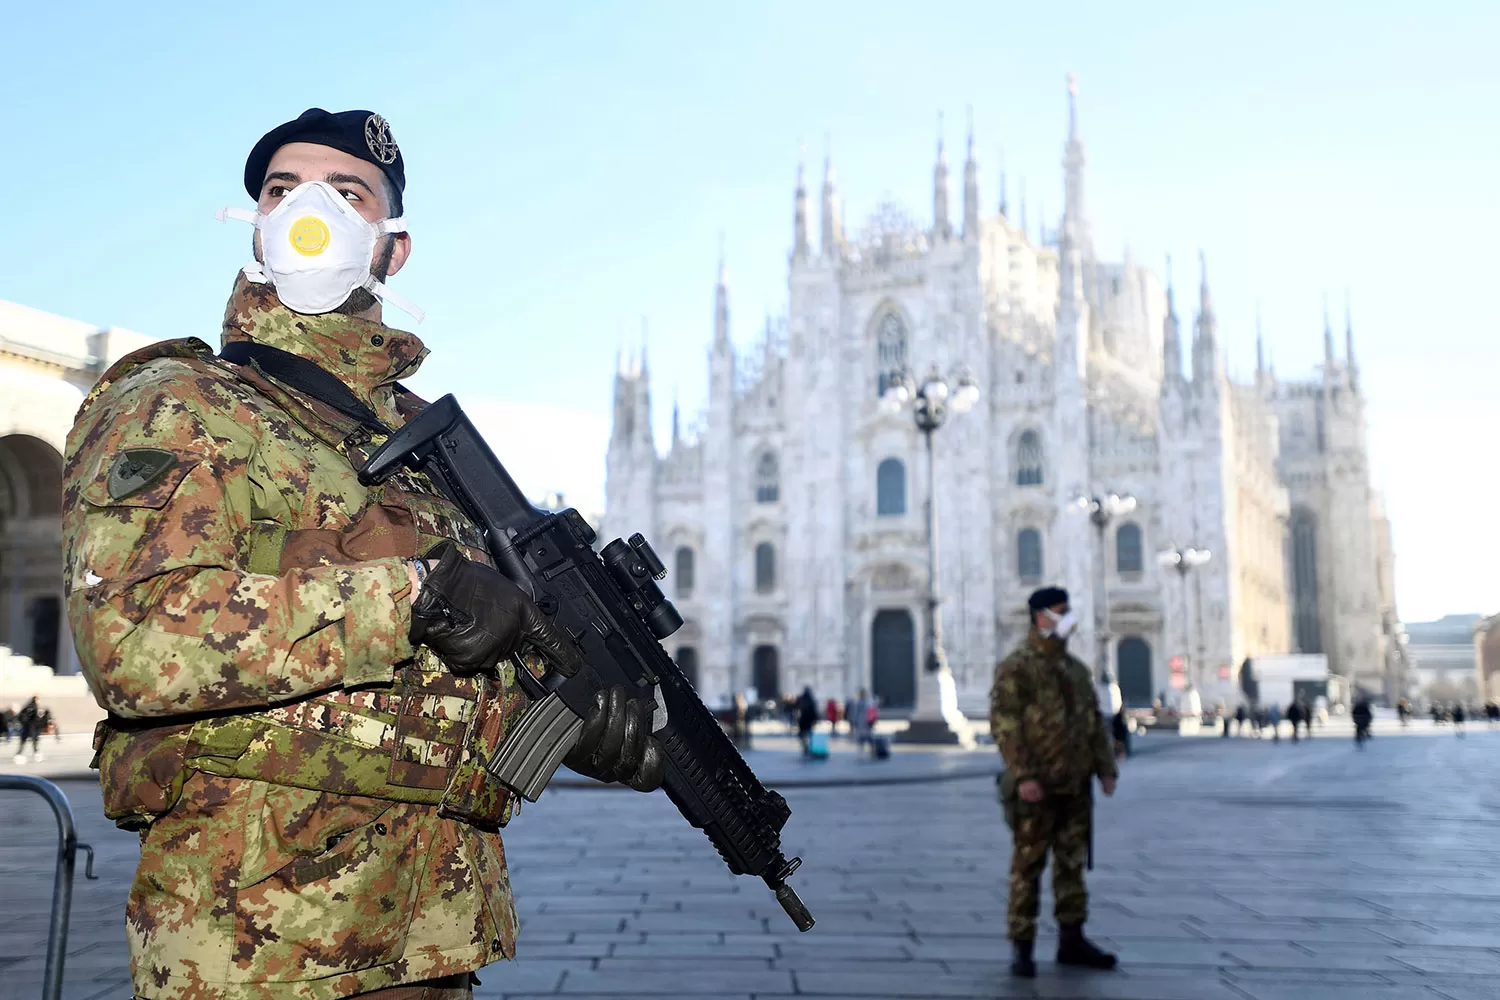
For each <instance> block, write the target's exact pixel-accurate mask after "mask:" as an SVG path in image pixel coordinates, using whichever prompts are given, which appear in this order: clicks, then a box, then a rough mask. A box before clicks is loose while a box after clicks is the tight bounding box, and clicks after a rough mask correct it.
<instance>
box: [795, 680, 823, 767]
mask: <svg viewBox="0 0 1500 1000" xmlns="http://www.w3.org/2000/svg"><path fill="white" fill-rule="evenodd" d="M795 710H796V717H797V742H798V743H801V744H802V756H804V757H807V756H810V755H811V754H812V731H813V726H816V725H817V724H818V699H817V698H815V697H813V689H812V688H811V687H805V688H803V689H802V693H801V694H800V695H798V696H797V701H796V706H795Z"/></svg>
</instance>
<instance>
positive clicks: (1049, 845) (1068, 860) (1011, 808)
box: [990, 587, 1119, 978]
mask: <svg viewBox="0 0 1500 1000" xmlns="http://www.w3.org/2000/svg"><path fill="white" fill-rule="evenodd" d="M1029 606H1030V609H1031V632H1030V634H1029V635H1028V636H1027V637H1026V641H1025V642H1024V643H1023V644H1022V645H1021V646H1020V648H1018V649H1016V650H1015V651H1014V652H1012V653H1011V654H1010V655H1009V656H1007V657H1006V658H1005V659H1004V660H1003V661H1002V662H1001V663H1000V665H999V666H998V667H996V668H995V683H994V687H992V688H991V689H990V731H991V732H992V733H993V734H994V737H995V743H996V745H997V746H998V747H999V749H1000V753H1001V754H1002V755H1003V757H1004V758H1005V767H1006V771H1005V773H1004V775H1003V778H1002V783H1001V788H1002V792H1001V797H1002V800H1003V802H1004V805H1005V809H1006V819H1007V822H1009V823H1010V824H1011V826H1012V830H1013V833H1014V838H1015V843H1014V850H1013V853H1012V855H1011V865H1010V891H1009V913H1008V923H1009V936H1010V939H1011V941H1012V943H1013V948H1014V958H1013V961H1012V963H1011V972H1012V974H1013V975H1017V976H1023V977H1026V978H1030V977H1032V976H1035V975H1036V963H1035V961H1034V960H1033V958H1032V944H1033V941H1034V940H1035V938H1036V919H1037V910H1038V909H1039V899H1038V892H1039V888H1038V883H1039V881H1040V879H1041V874H1042V869H1043V868H1044V867H1045V866H1046V864H1047V852H1048V850H1049V849H1050V850H1051V852H1052V892H1053V896H1054V897H1055V902H1056V910H1055V913H1056V916H1057V922H1058V926H1059V930H1060V937H1059V939H1058V945H1057V961H1058V962H1059V963H1060V964H1063V965H1081V966H1085V967H1088V968H1095V969H1112V968H1114V966H1115V957H1114V956H1113V955H1110V954H1107V953H1106V952H1103V951H1101V950H1100V949H1099V948H1097V947H1095V946H1094V944H1093V943H1092V942H1090V941H1089V940H1088V939H1087V938H1086V937H1084V936H1083V924H1084V921H1085V920H1086V919H1087V918H1088V890H1087V889H1086V888H1085V887H1084V884H1083V868H1084V863H1085V861H1086V860H1087V858H1088V851H1089V824H1090V822H1091V821H1092V816H1091V813H1092V806H1093V799H1092V795H1093V792H1092V783H1093V780H1094V778H1095V777H1096V776H1097V777H1098V778H1099V782H1100V785H1101V786H1102V787H1103V789H1104V794H1105V795H1113V794H1114V793H1115V780H1116V778H1117V777H1118V775H1119V771H1118V769H1117V767H1116V764H1115V757H1114V753H1113V751H1112V748H1111V746H1110V738H1109V733H1108V731H1107V729H1106V728H1105V724H1104V719H1103V716H1102V715H1101V713H1100V711H1099V701H1098V697H1097V695H1096V694H1095V691H1094V680H1093V674H1092V673H1091V672H1090V670H1089V668H1088V667H1087V666H1085V665H1084V664H1083V663H1081V662H1079V661H1078V660H1077V659H1075V658H1074V657H1072V656H1069V655H1068V650H1067V647H1068V635H1069V634H1070V633H1071V632H1072V631H1073V627H1074V624H1075V620H1076V619H1075V616H1074V615H1073V613H1072V611H1071V610H1070V609H1069V608H1068V594H1067V592H1066V591H1064V590H1062V589H1061V588H1059V587H1046V588H1043V589H1041V590H1038V591H1037V592H1036V593H1034V594H1032V595H1031V599H1030V601H1029Z"/></svg>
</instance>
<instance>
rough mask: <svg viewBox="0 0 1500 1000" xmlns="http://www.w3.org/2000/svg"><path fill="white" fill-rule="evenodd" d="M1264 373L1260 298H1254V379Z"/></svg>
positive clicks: (1264, 356) (1263, 341) (1263, 338)
mask: <svg viewBox="0 0 1500 1000" xmlns="http://www.w3.org/2000/svg"><path fill="white" fill-rule="evenodd" d="M1265 373H1266V339H1265V336H1264V335H1263V334H1262V333H1261V329H1260V299H1259V298H1257V299H1256V300H1255V380H1256V381H1257V382H1259V381H1260V380H1261V377H1262V376H1264V375H1265Z"/></svg>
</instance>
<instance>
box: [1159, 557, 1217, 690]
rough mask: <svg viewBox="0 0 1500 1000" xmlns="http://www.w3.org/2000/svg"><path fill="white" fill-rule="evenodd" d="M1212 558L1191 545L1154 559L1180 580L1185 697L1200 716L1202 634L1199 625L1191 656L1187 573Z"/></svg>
mask: <svg viewBox="0 0 1500 1000" xmlns="http://www.w3.org/2000/svg"><path fill="white" fill-rule="evenodd" d="M1212 558H1213V553H1212V552H1210V551H1208V550H1207V549H1197V548H1192V547H1189V548H1185V549H1167V550H1166V551H1165V552H1161V553H1158V554H1157V556H1156V561H1157V562H1159V563H1161V565H1163V566H1165V567H1167V568H1168V569H1175V570H1176V571H1177V578H1178V579H1179V580H1181V581H1182V658H1183V659H1184V660H1185V661H1186V662H1187V669H1186V670H1185V671H1184V674H1185V675H1186V677H1187V691H1186V695H1185V697H1186V700H1187V701H1188V705H1189V707H1190V708H1191V709H1192V711H1193V714H1195V715H1196V716H1198V717H1200V718H1201V717H1202V713H1203V706H1202V701H1201V697H1202V696H1201V695H1200V694H1199V693H1198V683H1197V671H1198V666H1199V664H1198V661H1199V660H1200V659H1202V658H1203V648H1202V647H1203V636H1202V634H1201V625H1200V628H1199V630H1198V631H1199V635H1198V655H1197V656H1193V655H1192V651H1191V646H1192V638H1191V637H1190V636H1189V634H1188V627H1189V626H1188V597H1187V593H1188V591H1187V578H1188V574H1189V573H1191V572H1192V571H1193V570H1195V569H1197V568H1198V567H1199V566H1202V565H1203V564H1204V563H1206V562H1208V561H1209V560H1210V559H1212ZM1195 700H1197V701H1198V704H1197V705H1194V704H1193V702H1194V701H1195Z"/></svg>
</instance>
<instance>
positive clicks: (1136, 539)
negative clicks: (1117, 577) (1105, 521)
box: [1115, 524, 1144, 575]
mask: <svg viewBox="0 0 1500 1000" xmlns="http://www.w3.org/2000/svg"><path fill="white" fill-rule="evenodd" d="M1141 548H1142V546H1141V526H1140V525H1138V524H1122V525H1120V530H1119V531H1117V532H1115V569H1116V571H1117V572H1119V573H1120V574H1122V575H1124V574H1131V573H1136V574H1138V573H1140V572H1141V565H1142V562H1143V561H1144V560H1143V558H1142V552H1141Z"/></svg>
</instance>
